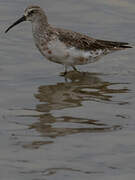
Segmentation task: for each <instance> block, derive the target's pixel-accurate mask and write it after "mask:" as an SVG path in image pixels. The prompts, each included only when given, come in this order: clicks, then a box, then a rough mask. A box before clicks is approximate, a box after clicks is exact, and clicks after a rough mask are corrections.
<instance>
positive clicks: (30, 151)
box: [0, 0, 135, 180]
mask: <svg viewBox="0 0 135 180" xmlns="http://www.w3.org/2000/svg"><path fill="white" fill-rule="evenodd" d="M31 4H36V5H39V6H41V7H42V8H43V9H44V10H45V11H46V13H47V15H48V19H49V22H50V23H51V24H53V25H54V26H58V27H63V28H67V29H72V30H74V31H78V32H81V33H85V34H87V35H89V36H92V37H95V38H99V39H107V40H114V41H125V42H130V43H131V44H132V45H133V46H134V44H135V2H134V1H133V0H108V1H107V0H100V1H99V0H83V1H82V0H68V1H62V0H52V1H49V0H46V1H44V0H38V1H36V0H33V1H32V0H27V1H26V0H18V1H17V0H1V1H0V179H1V180H7V179H9V180H24V179H25V180H52V179H58V180H60V179H62V180H66V179H68V180H71V179H72V180H82V179H83V180H89V179H92V180H98V179H100V180H108V179H109V180H114V179H115V180H117V179H118V180H127V179H130V180H131V179H134V178H135V49H134V48H132V49H127V50H125V51H119V52H116V53H113V54H110V55H107V56H105V57H103V58H102V59H100V60H99V61H98V62H96V63H93V64H89V65H85V66H79V67H78V68H79V70H80V71H81V72H82V74H76V73H74V72H72V71H71V72H69V74H68V75H67V81H65V79H64V78H63V77H61V76H60V72H62V71H63V70H64V68H63V67H62V66H61V65H58V64H55V63H51V62H49V61H47V60H46V59H45V58H44V57H42V56H41V55H40V53H39V52H38V50H37V49H36V47H35V45H34V42H33V39H32V33H31V24H30V23H28V22H25V23H22V24H20V25H18V26H16V27H15V28H14V29H12V30H11V31H10V32H9V33H8V34H4V30H5V29H6V28H7V27H8V26H9V25H11V23H12V22H14V21H15V20H16V19H17V18H19V17H21V16H22V14H23V11H24V9H25V8H26V7H27V6H28V5H31Z"/></svg>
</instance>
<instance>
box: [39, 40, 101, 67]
mask: <svg viewBox="0 0 135 180" xmlns="http://www.w3.org/2000/svg"><path fill="white" fill-rule="evenodd" d="M38 46H39V47H38V48H39V50H40V51H41V53H42V54H43V55H44V56H45V57H46V58H47V59H48V60H50V61H53V62H56V63H60V64H64V65H67V66H71V65H79V64H87V63H91V62H94V61H96V60H97V57H99V56H101V55H102V54H103V53H104V52H103V51H102V50H101V49H99V50H96V51H84V50H78V49H76V48H75V47H67V46H66V45H65V44H64V43H63V42H61V41H59V40H58V39H57V40H53V41H50V42H49V43H48V44H47V48H46V47H45V46H41V45H40V44H38Z"/></svg>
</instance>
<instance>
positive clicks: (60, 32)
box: [5, 6, 131, 72]
mask: <svg viewBox="0 0 135 180" xmlns="http://www.w3.org/2000/svg"><path fill="white" fill-rule="evenodd" d="M23 21H30V22H31V23H32V33H33V38H34V42H35V44H36V46H37V48H38V49H39V51H40V52H41V53H42V55H43V56H45V57H46V58H47V59H48V60H50V61H53V62H56V63H59V64H63V65H64V66H65V72H66V70H67V67H68V66H71V67H72V68H73V69H74V70H76V68H75V65H82V64H87V63H93V62H95V61H97V60H98V59H99V58H100V57H102V56H103V55H106V54H108V53H111V52H113V51H117V50H121V49H126V48H131V46H129V45H128V43H125V42H114V41H106V40H99V39H94V38H92V37H89V36H87V35H84V34H81V33H78V32H73V31H71V30H66V29H62V28H61V29H60V28H56V27H53V26H51V25H50V24H49V23H48V19H47V16H46V14H45V12H44V11H43V9H41V8H40V7H39V6H29V7H28V8H26V10H25V11H24V15H23V16H22V17H21V18H20V19H19V20H17V21H16V22H15V23H13V24H12V25H11V26H10V27H9V28H8V29H7V30H6V31H5V32H6V33H7V32H8V31H9V30H10V29H11V28H12V27H14V26H15V25H17V24H19V23H21V22H23Z"/></svg>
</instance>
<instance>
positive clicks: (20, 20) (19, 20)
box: [5, 16, 26, 33]
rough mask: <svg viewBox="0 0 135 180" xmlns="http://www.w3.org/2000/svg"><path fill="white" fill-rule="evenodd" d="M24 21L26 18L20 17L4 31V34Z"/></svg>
mask: <svg viewBox="0 0 135 180" xmlns="http://www.w3.org/2000/svg"><path fill="white" fill-rule="evenodd" d="M23 21H26V17H25V16H22V17H21V18H20V19H18V20H17V21H16V22H15V23H13V24H12V25H11V26H9V28H8V29H7V30H6V31H5V33H7V32H8V31H9V30H10V29H11V28H12V27H14V26H16V25H17V24H19V23H21V22H23Z"/></svg>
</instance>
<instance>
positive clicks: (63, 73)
mask: <svg viewBox="0 0 135 180" xmlns="http://www.w3.org/2000/svg"><path fill="white" fill-rule="evenodd" d="M66 74H67V66H65V71H64V72H62V73H61V74H60V75H61V76H65V75H66Z"/></svg>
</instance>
